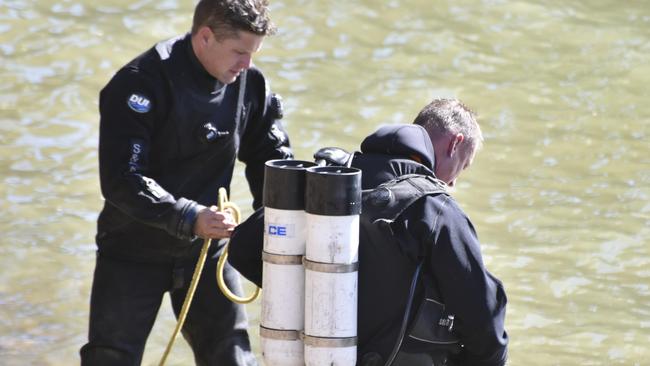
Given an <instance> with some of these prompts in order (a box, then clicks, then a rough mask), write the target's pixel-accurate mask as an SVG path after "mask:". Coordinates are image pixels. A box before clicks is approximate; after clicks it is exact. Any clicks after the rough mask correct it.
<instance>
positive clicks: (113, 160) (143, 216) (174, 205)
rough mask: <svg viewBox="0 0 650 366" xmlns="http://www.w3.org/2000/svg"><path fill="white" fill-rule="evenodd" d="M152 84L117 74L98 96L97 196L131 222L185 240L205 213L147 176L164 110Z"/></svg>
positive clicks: (149, 80) (133, 73) (150, 80)
mask: <svg viewBox="0 0 650 366" xmlns="http://www.w3.org/2000/svg"><path fill="white" fill-rule="evenodd" d="M155 80H156V79H155V78H154V77H147V76H145V75H142V73H141V72H139V70H132V69H126V70H121V71H120V72H118V74H117V75H116V76H115V77H114V78H113V80H112V81H111V82H110V83H109V84H108V85H107V86H106V88H104V89H103V90H102V92H101V93H100V101H99V110H100V132H99V173H100V181H101V189H102V194H103V196H104V198H105V199H106V201H107V202H108V203H110V204H111V205H113V206H115V207H117V208H118V209H120V210H121V211H122V212H124V213H126V214H127V215H129V216H130V217H132V218H134V219H136V220H138V221H140V222H143V223H145V224H147V225H151V226H154V227H157V228H160V229H162V230H165V231H167V232H168V233H169V234H171V235H173V236H175V237H178V238H182V239H188V238H191V237H192V236H193V235H194V224H195V221H196V217H197V215H198V213H199V211H201V210H203V209H205V207H204V206H201V205H199V204H197V203H196V202H194V201H192V200H188V199H185V198H176V197H174V196H173V195H172V194H170V193H169V192H167V191H166V190H165V189H164V188H163V187H161V186H160V185H159V184H158V183H157V182H156V180H154V179H153V178H152V177H151V175H150V161H151V159H152V158H154V157H152V156H151V144H152V136H153V132H154V130H155V125H156V120H157V119H160V118H163V115H164V113H165V111H164V106H165V105H166V104H165V103H164V95H163V94H161V93H162V90H164V88H162V87H159V85H157V83H156V81H155Z"/></svg>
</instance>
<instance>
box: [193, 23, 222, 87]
mask: <svg viewBox="0 0 650 366" xmlns="http://www.w3.org/2000/svg"><path fill="white" fill-rule="evenodd" d="M183 42H185V43H186V50H187V55H188V58H189V59H190V66H191V67H190V74H191V75H192V79H194V80H195V82H196V83H197V85H198V86H199V90H205V91H208V92H210V93H212V94H216V93H219V92H221V91H223V89H224V87H225V86H226V84H224V83H222V82H221V81H219V80H218V79H217V78H215V77H213V76H212V75H210V74H209V73H208V71H207V70H206V69H205V67H203V65H201V62H200V61H199V59H198V58H197V57H196V54H195V53H194V49H192V35H191V34H190V33H188V34H187V35H186V36H185V38H184V39H183Z"/></svg>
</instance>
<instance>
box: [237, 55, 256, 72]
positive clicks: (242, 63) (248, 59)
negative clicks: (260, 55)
mask: <svg viewBox="0 0 650 366" xmlns="http://www.w3.org/2000/svg"><path fill="white" fill-rule="evenodd" d="M252 64H253V56H252V55H244V56H242V57H241V59H239V67H240V68H242V69H248V68H250V67H251V65H252Z"/></svg>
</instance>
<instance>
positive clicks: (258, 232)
mask: <svg viewBox="0 0 650 366" xmlns="http://www.w3.org/2000/svg"><path fill="white" fill-rule="evenodd" d="M263 248H264V208H259V209H257V210H256V211H255V212H253V214H252V215H251V216H250V217H249V218H248V219H246V221H244V222H242V223H241V224H239V225H237V227H236V228H235V231H233V233H232V236H231V237H230V245H229V246H228V262H229V263H230V264H231V265H232V266H233V267H235V269H236V270H237V271H238V272H239V273H241V274H242V275H243V276H244V277H246V279H248V280H249V281H251V282H253V283H254V284H256V285H257V287H260V288H261V287H262V265H263V263H262V250H263Z"/></svg>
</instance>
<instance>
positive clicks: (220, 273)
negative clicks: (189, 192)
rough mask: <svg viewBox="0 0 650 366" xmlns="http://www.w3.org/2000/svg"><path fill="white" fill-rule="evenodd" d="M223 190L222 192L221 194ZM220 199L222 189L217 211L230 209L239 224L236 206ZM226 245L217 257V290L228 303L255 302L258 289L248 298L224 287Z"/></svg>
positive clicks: (226, 257) (220, 194)
mask: <svg viewBox="0 0 650 366" xmlns="http://www.w3.org/2000/svg"><path fill="white" fill-rule="evenodd" d="M222 190H223V192H222ZM222 193H223V194H222ZM222 197H227V196H226V190H225V189H223V188H220V189H219V211H223V210H225V209H231V211H232V212H233V216H234V219H235V222H237V223H239V217H240V215H241V214H240V211H239V208H238V207H237V205H235V204H234V203H232V202H229V201H228V200H227V198H226V199H224V200H222ZM228 245H229V243H226V245H225V247H224V248H223V253H221V256H220V257H219V261H218V262H217V285H218V286H219V289H220V290H221V292H222V293H223V295H224V296H225V297H226V298H227V299H228V300H230V301H232V302H234V303H237V304H248V303H251V302H253V301H255V300H256V299H257V298H258V297H259V295H260V288H259V287H256V288H255V292H254V293H253V294H252V295H251V296H249V297H241V296H237V295H236V294H234V293H233V292H232V291H231V290H230V289H229V288H228V285H226V282H225V281H224V280H223V268H224V267H225V265H226V261H227V260H228Z"/></svg>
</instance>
